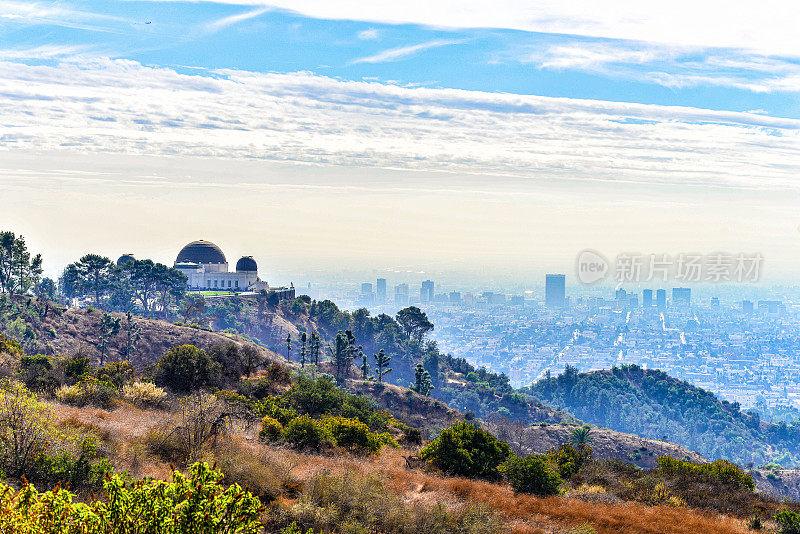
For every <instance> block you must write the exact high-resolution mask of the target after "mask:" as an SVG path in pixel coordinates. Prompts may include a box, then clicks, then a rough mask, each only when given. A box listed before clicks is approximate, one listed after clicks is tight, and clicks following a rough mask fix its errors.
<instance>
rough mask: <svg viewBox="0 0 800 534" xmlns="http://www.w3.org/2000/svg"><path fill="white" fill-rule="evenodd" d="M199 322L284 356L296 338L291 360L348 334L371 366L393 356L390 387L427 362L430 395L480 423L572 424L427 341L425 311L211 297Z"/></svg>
mask: <svg viewBox="0 0 800 534" xmlns="http://www.w3.org/2000/svg"><path fill="white" fill-rule="evenodd" d="M408 309H411V308H408ZM417 311H419V310H417ZM199 320H200V319H199ZM202 321H208V322H209V323H210V324H211V325H212V326H213V327H214V328H215V329H219V330H222V329H225V330H226V331H235V332H238V333H240V334H243V335H246V336H247V337H250V338H252V339H257V340H259V342H261V343H262V344H263V345H264V346H266V347H269V348H270V349H272V350H273V351H275V352H277V353H279V354H281V355H284V356H285V355H286V338H287V336H291V337H292V340H293V341H292V347H293V348H292V352H291V354H290V355H289V356H290V358H289V359H290V360H292V361H298V360H299V351H300V347H299V343H298V341H299V339H298V338H299V336H300V334H301V333H303V332H305V333H306V334H307V335H308V336H310V335H311V334H312V333H314V334H317V335H319V336H320V338H321V340H322V344H323V352H324V351H327V347H328V346H330V345H332V344H333V342H334V340H335V338H336V335H337V333H338V332H342V331H347V330H349V331H351V332H352V334H353V336H354V338H355V341H356V344H357V345H358V346H359V347H360V348H362V350H363V352H364V354H366V355H367V358H368V363H369V365H370V366H374V360H373V355H374V354H375V353H377V352H378V351H379V350H381V349H382V350H384V351H385V352H386V354H387V355H388V356H389V357H391V364H390V367H391V368H392V372H391V373H390V374H388V375H387V376H386V377H385V380H386V382H388V383H390V384H394V385H398V386H403V387H411V386H412V385H413V384H414V380H415V373H414V366H415V365H416V364H417V363H422V364H423V365H424V368H425V370H426V371H427V372H428V373H429V375H430V378H431V382H432V386H433V389H432V392H431V396H432V397H434V398H435V399H437V400H440V401H442V402H444V403H446V404H447V405H448V406H450V407H451V408H454V409H458V410H461V411H463V412H465V413H468V412H472V413H473V414H474V415H475V416H476V417H478V418H481V419H486V418H489V417H492V416H501V417H505V418H507V419H510V420H512V421H516V422H520V423H522V424H533V423H540V422H547V423H559V422H562V421H572V420H573V419H572V417H571V416H570V415H569V414H566V413H563V412H561V411H559V410H553V409H551V408H550V407H548V406H545V405H543V404H542V403H540V402H538V401H536V400H534V399H530V398H526V397H525V396H523V395H519V394H517V393H516V392H515V391H514V389H513V388H512V387H511V384H510V383H509V381H508V377H507V376H505V375H497V374H494V373H491V372H488V371H486V370H485V369H478V368H475V367H474V366H472V365H471V364H470V363H469V362H467V361H466V360H464V359H462V358H453V357H452V356H450V355H448V354H443V353H441V352H440V351H439V349H438V347H437V345H436V343H435V342H430V341H426V340H425V338H424V333H425V331H426V330H425V328H426V326H425V323H426V321H427V318H426V317H425V315H424V313H421V314H420V315H419V316H417V317H413V318H412V319H411V320H409V321H408V322H407V323H405V324H401V323H400V322H399V321H398V319H397V317H390V316H388V315H385V314H380V315H378V316H374V317H373V316H371V315H370V313H369V311H368V310H366V309H363V308H362V309H358V310H355V311H354V312H352V313H350V312H347V311H343V310H340V309H339V307H338V306H337V305H336V304H335V303H334V302H332V301H330V300H323V301H315V300H312V299H311V298H309V297H308V296H306V295H301V296H299V297H297V298H296V299H294V300H291V301H281V302H272V303H270V301H269V299H268V298H267V297H264V296H245V297H239V296H235V297H230V298H226V299H214V300H213V301H212V300H210V299H209V302H208V305H207V310H206V314H205V316H204V318H202ZM429 326H430V327H431V328H432V327H433V325H429ZM358 365H359V362H356V363H355V365H354V366H353V367H352V372H351V375H350V376H351V378H356V377H358V376H359V373H358V370H357V368H356V366H358Z"/></svg>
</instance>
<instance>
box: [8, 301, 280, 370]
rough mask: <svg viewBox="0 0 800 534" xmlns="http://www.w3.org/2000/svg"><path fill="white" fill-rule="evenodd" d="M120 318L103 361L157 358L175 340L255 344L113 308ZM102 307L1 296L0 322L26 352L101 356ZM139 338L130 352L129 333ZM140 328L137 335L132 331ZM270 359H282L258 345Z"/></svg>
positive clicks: (202, 343)
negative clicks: (128, 317) (59, 303)
mask: <svg viewBox="0 0 800 534" xmlns="http://www.w3.org/2000/svg"><path fill="white" fill-rule="evenodd" d="M110 315H111V316H112V317H114V318H116V319H119V320H120V328H119V331H118V332H117V333H116V334H114V335H110V336H109V337H108V340H107V347H106V354H105V360H106V361H114V360H120V359H125V360H128V361H130V362H131V363H132V364H133V365H134V366H136V367H139V368H141V367H144V366H146V365H149V364H152V363H154V362H156V361H157V360H158V359H159V358H160V357H161V356H162V355H164V353H166V352H167V351H168V350H169V349H170V348H172V347H174V346H176V345H184V344H191V345H195V346H197V347H200V348H203V349H207V348H209V347H211V346H214V345H227V344H228V343H234V344H235V345H238V346H240V347H241V346H244V345H253V343H252V342H251V341H249V340H247V339H245V338H243V337H242V336H240V335H237V334H232V333H228V332H213V331H210V330H203V329H199V328H194V327H190V326H180V325H176V324H173V323H170V322H168V321H162V320H158V319H150V318H145V317H140V316H133V317H132V320H131V323H128V321H127V317H126V315H125V314H121V313H115V312H111V313H110ZM104 316H105V312H103V311H100V310H95V309H92V308H65V307H62V306H58V305H55V304H54V303H52V302H49V301H43V300H39V299H36V298H32V297H15V298H14V300H13V301H12V300H11V299H10V298H9V297H8V296H6V295H3V296H2V298H0V325H2V326H4V328H3V329H4V330H5V331H6V332H7V333H9V334H10V335H12V336H13V337H15V338H17V339H19V340H20V342H21V343H22V345H23V347H24V348H25V350H26V352H27V353H29V354H37V353H39V354H47V355H55V354H61V355H71V354H76V353H78V352H82V353H83V354H84V355H85V356H88V357H90V358H91V359H93V360H95V361H99V359H100V331H101V322H102V320H103V317H104ZM129 332H130V333H131V334H133V335H135V336H136V337H137V338H138V340H137V341H136V342H135V343H134V344H133V350H131V351H130V353H128V350H127V347H128V334H129ZM136 332H138V335H136ZM259 350H260V352H261V353H262V355H263V356H264V358H266V359H267V360H268V361H273V362H285V359H284V358H283V357H282V356H280V355H279V354H276V353H275V352H273V351H270V350H268V349H265V348H263V347H260V348H259Z"/></svg>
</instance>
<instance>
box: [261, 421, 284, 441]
mask: <svg viewBox="0 0 800 534" xmlns="http://www.w3.org/2000/svg"><path fill="white" fill-rule="evenodd" d="M282 433H283V425H282V424H280V422H278V421H277V420H276V419H273V418H272V417H270V416H268V415H265V416H264V418H263V419H262V420H261V430H260V431H259V433H258V437H259V438H260V439H262V440H264V441H277V440H278V439H280V437H281V434H282Z"/></svg>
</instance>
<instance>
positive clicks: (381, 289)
mask: <svg viewBox="0 0 800 534" xmlns="http://www.w3.org/2000/svg"><path fill="white" fill-rule="evenodd" d="M375 301H376V302H377V303H378V304H386V278H378V282H377V284H376V285H375Z"/></svg>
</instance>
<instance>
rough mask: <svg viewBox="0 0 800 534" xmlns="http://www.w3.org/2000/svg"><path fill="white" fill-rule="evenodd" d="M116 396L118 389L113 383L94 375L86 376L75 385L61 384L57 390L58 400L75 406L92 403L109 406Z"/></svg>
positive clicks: (102, 406)
mask: <svg viewBox="0 0 800 534" xmlns="http://www.w3.org/2000/svg"><path fill="white" fill-rule="evenodd" d="M116 396H117V389H116V388H115V387H114V385H113V384H112V383H110V382H106V381H103V380H98V379H97V378H94V377H92V376H87V377H84V378H83V380H81V381H80V382H78V383H77V384H75V385H73V386H66V385H65V386H61V388H60V389H59V390H58V391H56V398H57V399H58V400H60V401H61V402H63V403H64V404H70V405H73V406H86V405H87V404H92V405H94V406H100V407H101V408H109V407H111V406H112V405H113V404H114V399H115V398H116Z"/></svg>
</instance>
